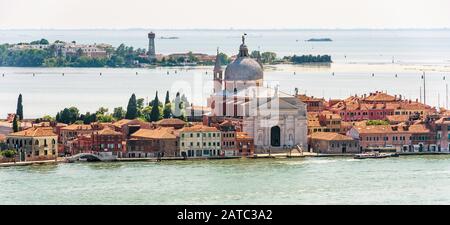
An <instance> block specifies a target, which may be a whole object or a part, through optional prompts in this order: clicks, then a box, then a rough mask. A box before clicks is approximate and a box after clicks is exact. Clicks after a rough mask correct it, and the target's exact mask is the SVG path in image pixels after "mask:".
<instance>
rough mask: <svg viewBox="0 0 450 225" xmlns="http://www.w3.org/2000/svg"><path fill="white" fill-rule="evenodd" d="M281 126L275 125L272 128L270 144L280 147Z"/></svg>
mask: <svg viewBox="0 0 450 225" xmlns="http://www.w3.org/2000/svg"><path fill="white" fill-rule="evenodd" d="M280 139H281V138H280V127H279V126H274V127H272V128H270V145H272V146H273V147H280Z"/></svg>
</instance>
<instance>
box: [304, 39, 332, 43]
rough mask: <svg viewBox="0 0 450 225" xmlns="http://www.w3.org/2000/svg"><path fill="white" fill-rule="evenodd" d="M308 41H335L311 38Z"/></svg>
mask: <svg viewBox="0 0 450 225" xmlns="http://www.w3.org/2000/svg"><path fill="white" fill-rule="evenodd" d="M306 41H313V42H314V41H316V42H321V41H333V40H331V38H311V39H308V40H306Z"/></svg>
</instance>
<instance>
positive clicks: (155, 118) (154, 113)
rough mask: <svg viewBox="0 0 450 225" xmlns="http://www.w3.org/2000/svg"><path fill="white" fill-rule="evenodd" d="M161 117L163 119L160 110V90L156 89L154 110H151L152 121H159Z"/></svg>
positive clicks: (153, 103)
mask: <svg viewBox="0 0 450 225" xmlns="http://www.w3.org/2000/svg"><path fill="white" fill-rule="evenodd" d="M160 119H161V113H160V111H159V99H158V91H156V96H155V99H154V100H153V102H152V111H151V112H150V121H158V120H160Z"/></svg>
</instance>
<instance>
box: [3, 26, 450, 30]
mask: <svg viewBox="0 0 450 225" xmlns="http://www.w3.org/2000/svg"><path fill="white" fill-rule="evenodd" d="M98 30H106V31H133V30H136V31H142V30H145V31H149V30H153V31H437V30H450V27H436V28H283V29H280V28H236V29H233V28H223V29H220V28H218V29H216V28H0V31H98Z"/></svg>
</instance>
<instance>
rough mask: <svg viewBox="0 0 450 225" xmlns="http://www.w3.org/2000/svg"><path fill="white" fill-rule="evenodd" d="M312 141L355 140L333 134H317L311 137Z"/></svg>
mask: <svg viewBox="0 0 450 225" xmlns="http://www.w3.org/2000/svg"><path fill="white" fill-rule="evenodd" d="M310 137H311V138H312V139H317V140H326V141H351V140H353V139H352V138H351V137H348V136H345V135H342V134H338V133H333V132H315V133H313V134H311V135H310Z"/></svg>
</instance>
